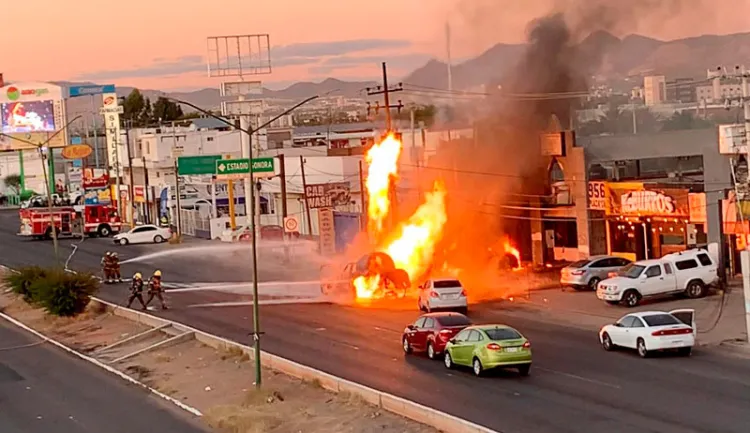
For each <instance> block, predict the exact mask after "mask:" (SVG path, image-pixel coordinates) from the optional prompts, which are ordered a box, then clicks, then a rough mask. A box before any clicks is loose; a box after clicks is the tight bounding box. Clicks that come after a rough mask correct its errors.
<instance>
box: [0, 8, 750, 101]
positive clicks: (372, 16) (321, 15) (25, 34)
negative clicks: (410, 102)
mask: <svg viewBox="0 0 750 433" xmlns="http://www.w3.org/2000/svg"><path fill="white" fill-rule="evenodd" d="M597 1H599V2H608V1H619V2H621V3H629V2H631V1H632V2H636V1H638V2H652V3H653V2H657V3H663V4H668V5H667V6H668V7H670V8H672V9H670V10H669V13H668V14H667V15H661V16H660V17H659V18H658V20H657V21H656V22H654V20H655V19H652V20H651V21H643V20H642V19H641V21H640V22H637V23H636V22H634V23H629V24H628V25H627V26H626V27H627V28H623V29H619V31H620V32H621V33H634V32H635V33H641V34H644V35H648V36H652V37H657V38H660V39H674V38H679V37H685V36H692V35H699V34H703V33H735V32H742V31H749V30H750V23H748V21H747V18H746V17H747V16H750V2H748V1H747V0H713V3H715V4H716V6H712V7H710V8H702V9H701V8H698V7H697V6H696V5H697V4H698V3H701V1H703V0H588V2H584V0H523V1H519V0H514V1H510V0H375V1H360V0H316V1H310V0H274V1H265V2H264V1H247V0H213V1H210V2H207V1H204V2H189V1H188V2H186V1H184V0H183V1H176V0H148V1H147V0H130V1H128V2H125V3H122V2H121V3H119V5H120V6H117V7H116V10H115V6H107V5H109V4H111V3H107V2H102V1H101V0H71V1H67V2H65V1H60V0H33V1H25V2H12V1H7V2H4V3H5V4H3V6H2V14H3V16H4V18H3V34H4V35H5V38H4V39H5V44H3V47H2V55H0V72H4V73H5V77H6V79H8V80H14V81H30V80H39V81H47V80H68V81H83V80H90V81H96V82H98V83H115V84H118V85H128V86H137V87H141V88H151V89H165V90H166V89H187V88H199V87H214V86H218V84H219V81H220V79H216V78H214V79H209V78H207V74H206V69H205V63H206V62H205V56H206V39H205V38H206V36H218V35H231V34H248V33H269V34H270V35H271V45H272V46H273V47H274V48H273V49H272V52H275V53H278V55H273V57H272V63H274V65H275V67H274V70H273V73H272V74H271V75H267V76H262V77H260V78H261V80H262V81H264V82H266V83H276V86H275V87H278V86H280V85H282V84H285V83H289V82H293V81H299V80H321V79H324V78H326V77H328V76H334V77H336V78H341V79H370V78H374V77H376V76H377V75H378V73H379V62H380V61H381V60H386V61H388V62H389V64H390V66H389V70H390V72H392V73H393V75H394V76H396V77H399V76H402V75H404V74H406V73H408V72H409V71H411V70H413V69H414V68H415V67H418V66H420V65H421V64H423V63H424V62H425V61H426V60H427V59H428V58H430V57H432V56H437V57H443V55H444V50H445V48H444V45H445V42H444V26H445V22H446V20H449V21H450V22H451V23H452V27H453V35H454V44H453V45H454V47H453V50H454V58H458V59H460V58H465V57H468V56H472V55H476V54H478V53H479V52H481V51H482V50H484V49H486V48H488V47H489V46H491V45H492V44H494V43H497V42H509V43H512V42H520V41H523V39H524V30H525V28H526V25H527V23H528V21H529V20H530V19H532V18H534V17H537V16H540V15H543V14H544V13H546V12H547V11H549V10H550V9H551V8H553V7H557V8H564V9H570V8H571V7H573V6H571V5H574V4H582V3H583V4H586V5H590V4H591V3H594V2H597ZM73 4H75V6H73ZM126 4H127V6H125V5H126ZM191 4H194V5H202V6H188V5H191ZM674 4H682V5H687V6H683V7H681V8H674ZM650 7H653V6H650ZM653 15H654V14H651V13H647V12H646V11H644V12H643V13H641V14H638V16H639V17H641V16H643V17H649V16H653ZM639 19H640V18H639ZM297 44H301V45H297ZM284 53H287V54H289V53H293V54H296V55H297V56H298V58H296V59H290V58H289V57H288V56H284V55H282V54H284Z"/></svg>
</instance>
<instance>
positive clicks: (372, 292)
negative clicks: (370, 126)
mask: <svg viewBox="0 0 750 433" xmlns="http://www.w3.org/2000/svg"><path fill="white" fill-rule="evenodd" d="M401 147H402V146H401V142H400V141H398V140H397V139H396V138H395V137H394V136H393V135H389V136H388V137H387V138H386V139H385V140H383V141H382V142H381V143H378V144H376V145H374V146H373V147H372V148H371V149H370V150H369V151H368V153H367V155H366V161H367V163H368V164H369V166H368V172H367V181H366V183H365V185H366V187H367V195H368V207H367V215H368V230H369V233H370V236H371V238H373V239H381V238H383V237H384V238H385V239H386V241H385V242H384V243H383V244H382V245H379V246H378V248H377V250H378V251H381V252H385V253H386V254H388V255H389V256H390V257H391V258H393V261H394V264H395V265H396V268H397V269H402V270H404V271H405V272H406V273H407V274H408V276H409V280H410V281H411V282H412V283H414V281H415V280H417V279H418V278H421V277H423V276H424V275H425V274H426V273H427V272H428V271H429V269H430V267H431V266H432V261H433V255H434V253H435V247H436V246H437V244H438V242H440V240H441V239H442V238H443V230H444V227H445V224H446V222H447V220H448V217H447V212H446V206H445V198H446V191H445V186H444V185H443V183H442V182H439V181H438V182H435V185H434V187H433V191H432V192H430V193H427V194H426V195H425V201H424V203H422V204H421V205H420V206H419V207H418V208H417V210H416V211H415V212H414V213H413V214H412V215H411V216H410V217H409V218H408V219H407V220H406V221H404V222H402V223H400V224H399V225H397V227H395V230H394V231H393V232H392V233H390V234H384V233H383V231H384V227H385V224H384V222H385V219H386V218H387V217H388V216H389V214H390V212H391V210H392V209H391V195H390V192H391V190H392V187H393V182H394V181H395V179H396V176H397V174H398V164H397V163H398V158H399V156H400V154H401ZM384 235H385V236H384ZM382 280H383V278H382V276H380V275H366V276H360V277H357V278H356V279H355V280H354V282H353V283H354V287H355V290H356V294H357V298H358V299H370V298H373V297H375V296H376V293H377V292H378V290H379V289H380V285H381V284H382Z"/></svg>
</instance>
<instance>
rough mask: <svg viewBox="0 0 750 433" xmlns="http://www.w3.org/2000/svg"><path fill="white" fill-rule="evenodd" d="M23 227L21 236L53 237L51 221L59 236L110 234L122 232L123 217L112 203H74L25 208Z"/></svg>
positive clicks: (22, 220) (21, 212)
mask: <svg viewBox="0 0 750 433" xmlns="http://www.w3.org/2000/svg"><path fill="white" fill-rule="evenodd" d="M19 216H20V219H21V227H20V231H19V233H18V235H19V236H31V237H33V238H35V239H45V238H46V239H51V238H52V222H53V221H54V224H55V230H56V233H57V235H58V236H76V235H81V233H84V234H87V235H89V236H91V237H94V236H101V237H107V236H110V235H112V234H113V233H119V232H120V230H121V229H122V221H121V220H120V216H119V215H117V210H116V209H115V207H114V206H111V205H86V206H83V208H82V209H81V210H80V211H78V210H76V208H75V207H73V206H66V207H53V208H52V209H51V210H50V209H48V208H40V207H35V208H26V209H21V211H20V212H19Z"/></svg>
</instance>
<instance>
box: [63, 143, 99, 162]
mask: <svg viewBox="0 0 750 433" xmlns="http://www.w3.org/2000/svg"><path fill="white" fill-rule="evenodd" d="M91 152H92V149H91V147H89V146H88V145H86V144H71V145H70V146H65V147H63V150H62V157H63V158H65V159H83V158H86V157H88V156H89V155H91Z"/></svg>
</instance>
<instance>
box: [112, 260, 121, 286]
mask: <svg viewBox="0 0 750 433" xmlns="http://www.w3.org/2000/svg"><path fill="white" fill-rule="evenodd" d="M111 260H112V281H117V282H118V283H122V274H120V256H118V255H117V253H112V256H111Z"/></svg>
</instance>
